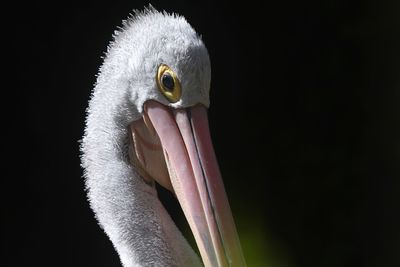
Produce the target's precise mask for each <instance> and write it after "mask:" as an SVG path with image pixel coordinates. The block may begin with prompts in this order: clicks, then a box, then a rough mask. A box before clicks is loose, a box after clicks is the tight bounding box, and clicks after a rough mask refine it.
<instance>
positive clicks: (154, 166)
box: [81, 7, 245, 267]
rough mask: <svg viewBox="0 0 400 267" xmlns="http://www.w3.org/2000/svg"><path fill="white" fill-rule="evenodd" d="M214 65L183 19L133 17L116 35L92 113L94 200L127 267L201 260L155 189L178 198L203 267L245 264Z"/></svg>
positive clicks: (150, 14)
mask: <svg viewBox="0 0 400 267" xmlns="http://www.w3.org/2000/svg"><path fill="white" fill-rule="evenodd" d="M210 79H211V70H210V59H209V56H208V52H207V49H206V47H205V46H204V43H203V42H202V40H201V38H200V37H199V35H198V34H197V33H196V32H195V31H194V30H193V28H192V27H191V26H190V25H189V24H188V23H187V21H186V20H185V19H184V18H183V17H181V16H178V15H170V14H167V13H160V12H158V11H156V10H155V9H153V8H151V7H150V8H148V9H146V10H145V11H144V12H136V13H135V15H134V16H132V17H131V18H129V19H128V20H127V21H125V22H124V26H123V27H122V28H121V30H119V31H117V32H116V33H115V36H114V41H113V42H112V43H111V45H110V46H109V48H108V51H107V53H106V56H105V58H104V63H103V65H102V67H101V68H100V72H99V75H98V78H97V83H96V85H95V88H94V90H93V94H92V97H91V100H90V103H89V107H88V110H87V120H86V128H85V134H84V137H83V140H82V146H81V150H82V165H83V168H84V170H85V178H86V185H87V189H88V198H89V201H90V204H91V207H92V209H93V210H94V212H95V214H96V218H97V219H98V221H99V223H100V225H101V226H102V227H103V228H104V230H105V232H106V233H107V235H108V236H109V237H110V239H111V241H112V243H113V245H114V247H115V248H116V250H117V252H118V254H119V256H120V258H121V261H122V264H123V265H124V266H125V267H131V266H197V265H201V263H200V260H199V259H198V257H197V256H196V254H195V253H194V252H193V250H192V249H191V248H190V246H189V245H188V243H187V242H186V240H185V239H184V238H183V236H182V234H181V233H180V232H179V230H178V229H177V228H176V226H175V225H174V223H173V222H172V220H171V218H170V216H169V215H168V213H167V212H166V210H165V209H164V207H163V206H162V204H161V203H160V201H159V199H158V197H157V191H156V189H155V186H154V185H155V183H159V184H160V185H161V186H163V187H165V188H166V189H168V190H169V191H171V192H172V193H173V194H174V195H175V196H176V198H177V199H178V201H179V203H180V205H181V207H182V210H183V212H184V214H185V217H186V219H187V221H188V223H189V226H190V228H191V230H192V232H193V235H194V237H195V240H196V243H197V246H198V248H199V251H200V254H201V258H202V262H203V264H204V265H205V266H210V267H211V266H213V267H214V266H245V262H244V259H243V256H242V252H241V248H240V243H239V239H238V236H237V233H236V229H235V225H234V221H233V218H232V214H231V211H230V207H229V204H228V201H227V197H226V193H225V190H224V186H223V182H222V179H221V176H220V172H219V169H218V165H217V161H216V158H215V155H214V151H213V148H212V143H211V139H210V134H209V129H208V121H207V108H208V106H209V90H210Z"/></svg>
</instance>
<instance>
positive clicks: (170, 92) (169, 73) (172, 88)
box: [156, 64, 182, 103]
mask: <svg viewBox="0 0 400 267" xmlns="http://www.w3.org/2000/svg"><path fill="white" fill-rule="evenodd" d="M156 81H157V86H158V89H159V90H160V91H161V93H162V94H163V95H164V96H165V97H166V98H167V99H168V101H169V102H172V103H175V102H178V101H179V99H180V98H181V95H182V90H181V84H180V82H179V79H178V77H177V76H176V74H175V72H174V71H173V70H172V69H171V68H170V67H168V66H167V65H165V64H161V65H160V66H159V67H158V71H157V77H156Z"/></svg>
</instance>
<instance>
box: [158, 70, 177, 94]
mask: <svg viewBox="0 0 400 267" xmlns="http://www.w3.org/2000/svg"><path fill="white" fill-rule="evenodd" d="M161 81H162V84H163V85H164V87H165V89H167V90H168V91H172V90H174V85H175V84H174V78H172V76H171V74H169V73H168V72H167V73H164V74H163V76H162V78H161Z"/></svg>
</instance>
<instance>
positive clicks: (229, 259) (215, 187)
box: [144, 101, 246, 267]
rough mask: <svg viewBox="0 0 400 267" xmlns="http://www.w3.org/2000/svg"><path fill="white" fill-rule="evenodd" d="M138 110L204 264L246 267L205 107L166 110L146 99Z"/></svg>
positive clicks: (208, 265) (213, 266) (162, 106)
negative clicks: (151, 131) (158, 146)
mask: <svg viewBox="0 0 400 267" xmlns="http://www.w3.org/2000/svg"><path fill="white" fill-rule="evenodd" d="M144 109H145V113H146V115H147V116H148V118H149V119H150V121H151V123H152V125H153V127H154V129H155V131H156V132H157V134H158V137H159V139H160V142H161V146H162V148H163V151H164V155H165V160H166V163H167V167H168V172H169V176H170V179H171V184H172V187H173V191H174V192H175V194H176V196H177V198H178V201H179V203H180V205H181V207H182V209H183V212H184V214H185V216H186V218H187V220H188V222H189V225H190V228H191V230H192V232H193V235H194V237H195V240H196V243H197V245H198V248H199V251H200V254H201V257H202V259H203V262H204V265H205V266H207V267H216V266H246V263H245V260H244V257H243V254H242V249H241V246H240V242H239V237H238V235H237V232H236V228H235V223H234V221H233V217H232V213H231V210H230V207H229V203H228V199H227V196H226V193H225V189H224V185H223V182H222V178H221V174H220V171H219V167H218V163H217V160H216V157H215V153H214V149H213V146H212V143H211V138H210V133H209V128H208V118H207V109H206V108H205V107H204V106H201V105H198V106H194V107H191V108H186V109H176V110H172V109H170V108H168V107H166V106H164V105H162V104H160V103H158V102H155V101H148V102H146V103H145V106H144Z"/></svg>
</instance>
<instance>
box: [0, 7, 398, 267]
mask: <svg viewBox="0 0 400 267" xmlns="http://www.w3.org/2000/svg"><path fill="white" fill-rule="evenodd" d="M152 4H153V5H154V6H155V7H156V8H157V9H165V10H167V11H170V12H172V11H174V12H177V13H180V14H182V15H184V16H185V17H186V18H187V20H188V21H189V22H190V23H191V25H192V26H193V27H194V28H195V29H196V30H197V31H198V32H199V33H200V34H202V36H203V40H204V42H205V44H206V46H207V47H208V50H209V53H210V57H211V61H212V77H213V78H212V89H211V90H212V91H211V108H210V112H209V113H210V114H209V115H210V124H211V125H210V127H211V131H212V136H213V141H214V145H215V149H216V153H217V156H218V159H219V162H220V167H221V171H222V174H223V177H224V180H225V184H226V189H227V191H228V195H229V198H230V202H231V206H232V210H233V213H234V216H235V218H236V221H237V226H238V230H239V233H240V236H241V239H242V242H243V247H244V251H245V254H246V258H247V261H248V263H249V266H250V267H251V266H273V267H284V266H289V267H292V266H293V267H294V266H299V267H301V266H307V267H311V266H328V267H330V266H332V267H334V266H335V267H336V266H371V267H372V266H374V267H378V266H388V267H389V266H400V230H399V226H400V215H399V213H400V179H399V178H400V165H399V163H400V105H399V103H400V75H399V74H400V53H399V52H400V42H399V38H398V37H399V36H400V17H399V14H400V4H399V2H398V1H395V0H392V1H371V0H370V1H361V0H360V1H344V0H343V1H319V2H318V3H314V2H313V3H311V2H306V1H279V2H270V3H264V4H261V3H254V2H248V1H239V2H238V3H232V2H218V3H217V2H212V1H210V2H203V1H197V2H193V3H189V2H186V1H153V2H152ZM145 5H147V2H140V1H125V2H118V1H109V2H108V3H106V2H99V1H91V2H84V3H83V2H75V3H74V2H70V1H65V2H57V1H54V2H53V4H49V3H41V4H39V3H30V4H28V3H22V2H14V4H12V5H11V6H9V7H3V8H2V13H3V15H2V20H3V23H2V24H3V34H2V39H3V41H2V43H3V45H5V48H4V49H3V51H2V58H3V59H6V60H5V61H3V68H4V69H6V71H7V72H6V75H4V76H5V80H8V79H10V81H9V82H3V85H2V97H1V99H2V105H1V116H2V128H3V130H2V131H1V132H2V147H3V149H2V151H3V156H4V158H3V160H2V162H3V164H2V165H3V166H4V167H3V173H4V176H3V177H2V179H1V188H2V192H3V193H2V198H4V200H3V201H2V203H3V205H4V208H3V209H2V210H3V211H4V212H3V214H4V216H5V218H4V217H3V215H2V218H4V219H2V221H3V222H4V221H5V225H4V226H3V227H2V231H3V237H2V238H1V239H2V243H4V245H5V246H3V247H5V253H6V265H3V264H4V263H3V264H2V266H99V267H100V266H108V267H111V266H120V264H119V260H118V256H117V254H116V253H115V252H114V250H113V248H112V245H111V243H110V242H109V241H108V239H107V237H106V236H105V234H104V233H103V232H102V230H101V229H100V228H99V227H98V226H97V224H96V221H95V219H94V218H93V214H92V212H91V210H90V208H89V206H88V203H87V201H86V199H85V192H84V190H83V187H84V185H83V179H82V178H81V175H82V170H81V169H80V166H79V164H80V162H79V144H78V140H79V139H80V138H81V136H82V133H83V127H84V117H85V108H86V105H87V101H88V99H89V94H90V91H91V89H92V87H93V84H94V82H95V75H96V73H97V70H98V67H99V65H100V64H101V62H102V60H101V56H102V55H103V53H104V52H105V51H106V47H107V44H108V42H109V41H110V40H111V36H112V33H113V31H114V30H115V29H116V27H117V26H119V25H121V21H122V19H125V18H126V17H127V16H128V14H129V13H130V12H131V11H132V9H141V8H143V7H144V6H145ZM3 73H4V72H3ZM8 73H9V74H8ZM3 81H4V80H3ZM4 159H5V160H4ZM3 262H4V261H3Z"/></svg>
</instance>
